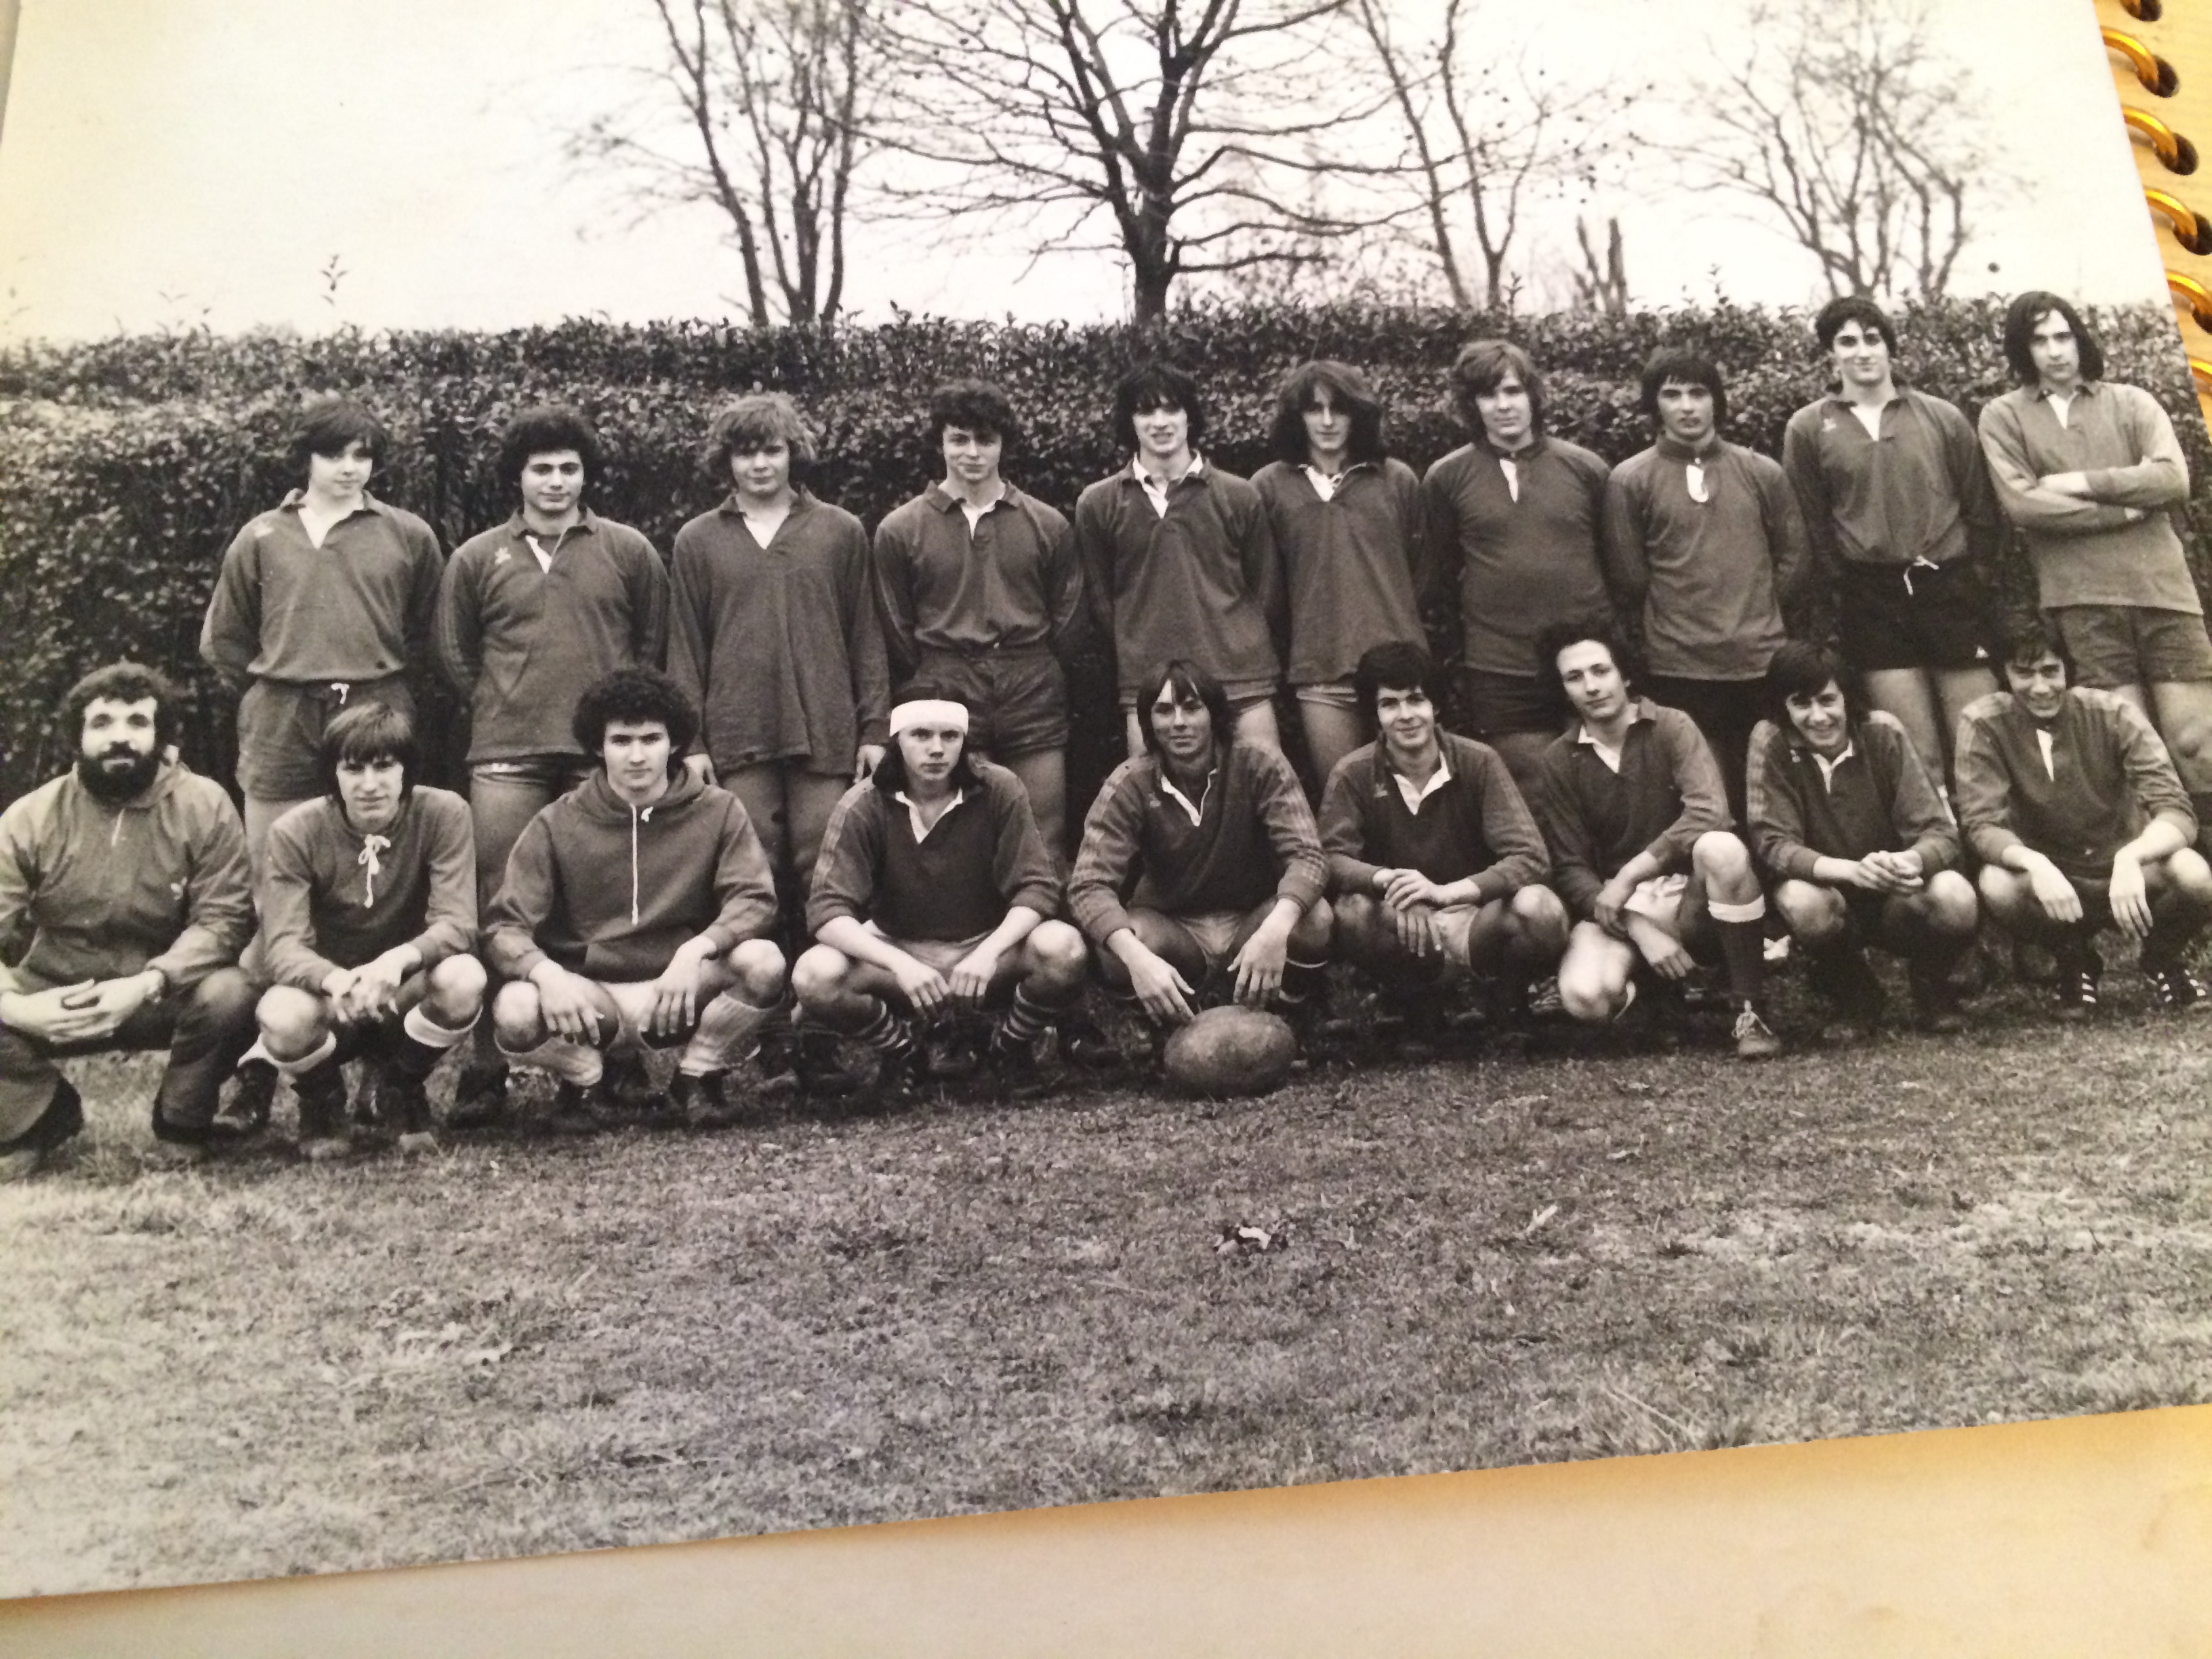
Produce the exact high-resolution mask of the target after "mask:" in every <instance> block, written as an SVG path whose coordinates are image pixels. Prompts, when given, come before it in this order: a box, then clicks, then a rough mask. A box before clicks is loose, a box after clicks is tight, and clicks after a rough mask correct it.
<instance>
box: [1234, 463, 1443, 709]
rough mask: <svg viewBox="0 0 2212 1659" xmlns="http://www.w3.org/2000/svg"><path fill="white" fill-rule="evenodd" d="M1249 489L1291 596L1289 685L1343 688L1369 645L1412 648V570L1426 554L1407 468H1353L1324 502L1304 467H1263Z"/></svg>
mask: <svg viewBox="0 0 2212 1659" xmlns="http://www.w3.org/2000/svg"><path fill="white" fill-rule="evenodd" d="M1252 487H1253V489H1256V490H1258V491H1259V492H1260V499H1261V501H1263V502H1265V503H1266V505H1267V522H1268V525H1269V526H1270V527H1271V528H1272V530H1273V534H1274V538H1275V548H1276V550H1277V551H1278V552H1279V553H1280V554H1281V556H1282V561H1283V574H1284V579H1285V583H1286V584H1287V586H1288V590H1289V593H1290V631H1291V660H1290V669H1289V678H1290V682H1291V684H1292V685H1320V684H1329V683H1331V682H1338V681H1346V680H1349V679H1351V678H1352V670H1353V669H1355V668H1357V667H1358V665H1359V659H1360V656H1361V655H1362V653H1364V652H1365V651H1367V650H1368V648H1369V647H1372V646H1376V645H1381V644H1383V643H1384V642H1386V641H1390V640H1412V641H1419V639H1420V638H1421V612H1420V607H1419V605H1418V604H1417V603H1416V602H1415V599H1414V596H1413V572H1414V571H1415V570H1417V569H1419V568H1422V566H1423V565H1424V564H1425V555H1424V553H1423V552H1422V550H1421V533H1422V532H1421V487H1420V483H1419V480H1418V479H1416V478H1415V477H1414V476H1413V468H1411V467H1409V466H1407V465H1406V464H1405V463H1404V462H1403V461H1400V460H1389V459H1386V460H1383V461H1381V462H1379V463H1378V462H1372V461H1361V462H1356V463H1354V464H1353V465H1351V466H1348V467H1346V469H1345V470H1344V471H1343V472H1342V473H1341V474H1340V476H1339V477H1338V479H1337V483H1336V488H1335V490H1334V493H1333V494H1332V495H1330V496H1329V497H1328V500H1327V501H1323V500H1322V497H1321V494H1320V492H1319V491H1318V490H1316V489H1315V488H1314V484H1313V481H1312V480H1311V479H1310V478H1309V477H1307V476H1306V472H1305V469H1304V467H1297V466H1291V465H1286V464H1285V463H1284V462H1282V461H1270V462H1268V463H1267V465H1265V466H1263V467H1261V469H1260V470H1259V471H1257V472H1255V473H1254V474H1253V475H1252Z"/></svg>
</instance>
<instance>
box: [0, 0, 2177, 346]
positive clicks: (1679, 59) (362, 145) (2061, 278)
mask: <svg viewBox="0 0 2212 1659" xmlns="http://www.w3.org/2000/svg"><path fill="white" fill-rule="evenodd" d="M1407 3H1408V4H1410V3H1412V0H1407ZM1746 3H1747V0H1697V3H1689V0H1552V3H1549V4H1530V3H1528V0H1492V14H1491V15H1492V18H1493V19H1494V20H1495V21H1496V22H1497V23H1498V25H1500V26H1507V25H1510V20H1512V19H1515V18H1516V17H1517V18H1520V19H1523V20H1525V19H1528V18H1529V17H1531V16H1532V15H1534V16H1541V17H1542V18H1545V19H1547V20H1548V24H1549V31H1550V34H1549V38H1550V39H1551V40H1552V41H1553V51H1554V52H1556V53H1558V54H1559V63H1561V64H1563V65H1565V64H1573V65H1575V66H1576V67H1577V68H1578V69H1579V70H1581V71H1582V72H1586V73H1599V74H1607V73H1610V74H1615V75H1620V76H1638V77H1639V78H1640V77H1643V76H1656V77H1657V78H1659V79H1662V80H1668V79H1679V78H1680V77H1681V76H1683V75H1685V74H1686V72H1688V70H1690V69H1691V68H1692V67H1693V66H1694V64H1695V63H1696V62H1697V61H1698V58H1699V54H1700V53H1701V52H1704V51H1705V50H1706V46H1705V42H1706V41H1707V40H1726V39H1727V38H1728V35H1729V28H1730V27H1731V25H1732V24H1733V23H1734V22H1735V21H1737V20H1738V19H1739V18H1740V15H1741V11H1742V9H1743V8H1744V5H1745V4H1746ZM1937 12H1938V17H1939V27H1940V32H1941V33H1942V38H1943V40H1944V41H1945V43H1946V44H1947V45H1948V46H1952V47H1954V48H1955V49H1957V50H1959V51H1960V52H1962V53H1964V54H1966V55H1968V56H1971V57H1972V58H1974V59H1975V60H1976V61H1977V63H1978V64H1979V73H1980V74H1981V76H1982V77H1983V82H1984V88H1985V89H1986V92H1987V94H1988V105H1989V107H1990V109H1991V110H1992V111H1993V112H1995V114H1996V118H1997V120H1998V123H1999V125H1998V129H1997V132H1996V137H1997V138H1998V141H1999V143H1998V147H1999V148H2001V149H2003V150H2004V151H2005V152H2007V154H2008V157H2009V162H2010V165H2011V167H2012V168H2013V169H2014V170H2015V173H2018V174H2020V175H2021V177H2023V178H2025V179H2029V180H2032V181H2033V189H2032V192H2031V194H2030V195H2029V196H2028V197H2026V198H2024V199H2022V200H2021V202H2020V203H2019V204H2017V205H2016V206H2015V208H2014V209H2013V210H2010V211H2008V213H2006V214H2005V215H2003V216H2002V222H2001V224H2000V226H1999V227H1998V228H1996V229H1995V230H1994V231H1993V233H1992V234H1990V236H1988V237H1987V238H1986V239H1985V240H1983V241H1981V242H1979V243H1978V244H1977V245H1975V246H1973V247H1972V249H1971V250H1970V253H1969V256H1968V259H1967V261H1966V263H1965V264H1963V265H1962V269H1961V271H1960V276H1959V279H1958V281H1957V283H1955V284H1954V285H1955V286H1956V287H1958V288H1959V289H1964V290H1968V291H1972V290H1974V289H1998V290H2010V289H2016V288H2023V287H2050V288H2057V289H2064V290H2067V291H2069V292H2072V293H2075V294H2078V295H2082V296H2083V297H2086V298H2090V299H2106V300H2109V299H2119V298H2136V297H2144V298H2149V297H2156V296H2159V295H2163V293H2164V287H2163V283H2162V281H2161V278H2160V268H2159V258H2158V252H2157V246H2156V243H2155V240H2154V236H2153V234H2152V231H2151V229H2150V227H2149V225H2148V221H2147V219H2146V217H2145V216H2144V213H2143V210H2142V196H2141V193H2140V189H2139V186H2138V184H2137V181H2136V174H2135V172H2134V169H2133V167H2132V165H2131V163H2130V159H2129V155H2128V147H2127V142H2126V139H2125V137H2124V133H2123V131H2122V129H2121V126H2120V124H2119V119H2118V110H2117V100H2116V98H2115V94H2114V91H2113V87H2112V74H2111V71H2110V70H2109V68H2108V66H2107V64H2106V57H2105V54H2104V52H2103V50H2102V48H2101V46H2100V44H2099V41H2098V39H2097V33H2096V18H2095V15H2094V12H2093V9H2092V6H2091V4H2090V0H1941V3H1940V4H1939V5H1938V7H1937ZM654 27H655V26H654V25H653V22H652V21H651V16H650V10H649V8H648V7H647V4H646V0H371V3H362V0H343V3H342V0H23V4H22V17H21V36H20V39H19V41H18V44H17V50H16V61H15V75H14V83H13V87H12V89H11V92H10V94H9V100H8V106H7V115H6V128H5V131H4V133H0V329H4V331H5V332H6V333H8V334H10V335H14V336H18V337H20V336H25V335H49V336H70V337H76V336H87V335H99V334H103V333H106V332H109V331H113V330H116V329H118V328H123V329H131V330H137V329H145V328H152V327H160V326H165V325H166V326H179V325H195V324H198V323H200V322H202V321H204V322H205V323H207V324H208V325H210V326H212V327H214V328H216V329H217V330H218V331H232V330H237V329H242V328H245V327H248V326H251V325H256V324H266V323H283V324H290V325H295V326H297V327H300V328H302V329H307V330H310V331H314V330H319V329H323V328H327V327H329V326H331V325H333V324H337V323H349V324H354V325H360V326H362V327H366V328H383V327H404V326H440V325H461V326H467V327H495V326H504V325H520V324H526V323H530V322H536V321H545V320H550V319H556V318H559V317H562V316H564V315H571V314H601V315H605V316H608V317H611V318H616V319H624V320H642V319H651V318H657V317H721V316H727V315H731V314H733V313H734V312H735V311H736V309H737V307H735V306H734V305H733V304H732V300H731V298H730V296H731V295H733V294H736V293H737V292H738V290H739V288H740V280H739V277H738V270H737V266H736V261H735V258H734V256H733V255H732V254H731V253H729V252H726V250H725V249H724V247H723V246H721V244H720V242H719V241H718V240H717V230H718V227H717V225H716V222H715V221H714V219H713V218H712V217H710V216H708V215H707V214H706V213H705V212H703V211H699V210H695V211H692V212H688V213H676V214H663V215H655V216H646V217H643V218H640V217H639V216H638V214H637V212H636V210H635V204H634V203H632V202H631V201H629V200H628V199H626V198H625V197H624V195H623V191H621V190H620V189H619V188H617V187H616V186H614V185H611V184H610V182H609V181H607V180H606V179H605V178H603V177H598V176H593V175H590V174H579V173H575V172H574V171H572V170H570V168H569V167H568V164H566V163H564V162H563V161H562V158H561V155H560V154H559V144H560V137H561V135H562V131H564V130H565V129H566V128H568V127H569V126H571V125H574V123H576V122H578V121H580V119H581V118H583V117H584V116H585V115H586V114H588V113H590V112H592V111H593V110H595V109H598V108H601V107H604V106H605V105H606V104H607V102H608V101H609V100H615V99H619V98H622V97H624V96H627V95H629V83H628V82H625V81H624V80H623V77H622V75H621V73H620V66H621V65H623V64H634V63H639V62H644V61H648V60H649V58H650V55H651V52H652V47H653V38H654ZM1659 119H1661V118H1659V117H1657V116H1654V117H1652V118H1651V121H1657V120H1659ZM1638 120H1639V123H1640V124H1642V125H1644V126H1645V127H1646V128H1647V130H1648V129H1649V128H1650V125H1651V122H1650V121H1645V120H1644V118H1643V117H1642V114H1641V112H1639V114H1638ZM1666 176H1667V171H1666V169H1665V168H1664V167H1658V166H1647V165H1644V164H1642V163H1639V162H1638V161H1636V160H1635V158H1634V157H1632V156H1630V157H1627V158H1626V159H1625V164H1624V167H1623V168H1622V176H1621V178H1620V179H1619V180H1618V181H1617V182H1616V183H1615V184H1614V185H1613V186H1612V187H1611V188H1610V189H1609V190H1608V191H1607V192H1606V194H1605V195H1604V196H1603V197H1601V199H1599V200H1598V201H1597V202H1595V204H1590V208H1589V209H1586V210H1595V212H1596V213H1598V214H1600V215H1601V214H1604V213H1613V214H1617V215H1618V216H1620V219H1621V221H1622V223H1623V228H1624V232H1625V240H1626V252H1627V266H1628V272H1629V277H1630V283H1631V287H1632V291H1633V294H1634V297H1635V298H1636V300H1637V301H1638V302H1640V303H1646V304H1663V303H1667V302H1669V301H1676V300H1680V299H1684V298H1690V299H1698V300H1709V299H1711V298H1712V297H1713V295H1714V294H1715V291H1716V289H1717V288H1719V289H1724V290H1725V291H1726V292H1727V293H1728V295H1729V296H1730V297H1733V298H1737V299H1744V300H1763V301H1791V302H1797V301H1807V300H1810V299H1815V298H1819V297H1822V296H1823V293H1824V291H1823V290H1820V289H1819V287H1818V282H1817V276H1816V274H1815V273H1814V270H1812V268H1811V267H1810V265H1809V264H1808V262H1807V261H1806V260H1805V259H1804V258H1803V256H1802V255H1801V254H1797V253H1796V252H1793V251H1792V250H1791V249H1790V247H1789V246H1788V245H1787V244H1785V243H1780V242H1778V241H1776V240H1774V239H1773V238H1772V237H1771V235H1770V234H1768V233H1766V232H1765V231H1762V230H1760V229H1759V228H1755V227H1753V226H1751V225H1748V224H1746V223H1744V222H1741V221H1740V220H1738V219H1736V218H1734V217H1731V216H1729V213H1728V212H1727V210H1725V208H1724V207H1723V204H1722V203H1720V202H1719V201H1717V200H1716V199H1715V198H1712V197H1699V196H1684V195H1681V194H1680V193H1676V192H1671V191H1668V189H1667V188H1666ZM1570 236H1571V215H1569V214H1568V213H1567V212H1566V211H1565V210H1559V211H1558V212H1555V213H1553V215H1552V216H1550V218H1549V219H1548V221H1547V222H1542V223H1539V224H1538V225H1536V226H1534V228H1532V229H1531V231H1530V233H1529V243H1528V246H1529V248H1530V252H1532V254H1534V255H1537V256H1539V258H1542V257H1544V256H1553V257H1557V256H1561V255H1564V254H1565V253H1567V252H1569V251H1570V250H1571V240H1569V238H1570ZM854 245H855V253H854V271H853V273H852V276H851V278H850V282H849V305H850V307H851V308H856V309H857V310H858V311H859V312H860V314H862V315H863V316H872V317H876V318H882V317H884V316H885V315H886V314H887V311H888V307H889V305H890V302H892V301H896V302H897V303H898V304H900V305H902V306H903V307H906V308H907V309H908V310H911V311H920V312H933V313H946V314H951V315H957V316H969V317H975V316H981V317H994V316H1001V315H1005V314H1007V313H1012V314H1014V315H1017V316H1020V317H1024V318H1048V317H1054V316H1065V317H1071V318H1078V319H1091V318H1098V317H1109V316H1114V315H1118V314H1120V313H1121V309H1122V307H1123V302H1124V295H1123V288H1122V281H1121V275H1120V273H1119V272H1118V271H1117V270H1115V268H1114V267H1113V265H1112V264H1111V262H1109V261H1107V260H1104V259H1102V258H1096V257H1091V258H1072V257H1062V258H1047V259H1045V260H1044V261H1042V262H1041V263H1038V264H1034V265H1031V264H1030V262H1029V260H1028V259H1027V258H1026V257H1025V256H1024V254H1023V253H1021V252H1018V250H1015V249H1012V248H1010V249H1008V250H1007V251H1006V252H1003V253H995V254H994V253H991V252H981V251H977V250H975V249H973V248H963V249H962V250H961V251H959V252H957V253H948V252H945V251H943V250H941V249H940V248H939V247H937V246H933V243H932V240H931V239H930V238H929V237H927V235H926V234H923V233H921V232H919V231H915V230H911V229H909V230H906V231H903V232H899V233H890V232H884V231H879V230H877V229H874V228H861V229H860V230H858V231H856V232H855V233H854ZM334 257H335V258H337V261H338V262H339V266H340V269H341V273H342V274H341V275H340V276H339V277H338V279H337V285H336V289H335V293H334V294H333V293H331V291H330V288H329V284H328V283H326V281H325V277H324V276H323V275H322V274H321V273H322V272H323V270H324V269H325V266H326V265H327V264H328V263H329V262H330V261H331V259H332V258H334ZM1992 264H1994V265H1995V266H1996V269H1995V270H1994V271H1992V270H1990V266H1991V265H1992Z"/></svg>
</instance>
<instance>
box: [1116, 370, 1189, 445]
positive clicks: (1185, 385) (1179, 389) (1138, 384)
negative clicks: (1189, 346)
mask: <svg viewBox="0 0 2212 1659" xmlns="http://www.w3.org/2000/svg"><path fill="white" fill-rule="evenodd" d="M1148 409H1179V410H1182V412H1183V414H1184V416H1186V417H1187V418H1188V421H1189V423H1190V424H1189V428H1188V435H1187V441H1188V443H1189V445H1190V447H1192V448H1193V449H1196V448H1197V447H1198V442H1199V440H1200V439H1201V438H1203V437H1204V436H1206V404H1204V403H1203V402H1202V401H1201V400H1200V398H1199V395H1198V382H1197V381H1196V380H1193V379H1191V377H1190V376H1189V375H1188V374H1186V373H1184V371H1183V370H1182V369H1180V368H1176V366H1175V365H1174V364H1173V363H1170V362H1164V361H1157V362H1149V363H1139V364H1138V365H1137V366H1136V367H1135V368H1133V369H1131V370H1130V371H1129V372H1128V373H1127V374H1124V375H1123V376H1122V377H1121V379H1120V380H1118V381H1116V382H1115V386H1114V438H1115V442H1117V443H1119V444H1120V445H1121V447H1123V448H1125V449H1128V450H1131V451H1134V450H1135V449H1137V448H1138V447H1139V446H1138V443H1137V416H1138V415H1139V413H1140V412H1141V411H1143V410H1148Z"/></svg>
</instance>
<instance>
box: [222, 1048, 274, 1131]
mask: <svg viewBox="0 0 2212 1659" xmlns="http://www.w3.org/2000/svg"><path fill="white" fill-rule="evenodd" d="M232 1075H233V1077H234V1079H235V1081H234V1084H233V1085H232V1088H231V1091H230V1099H229V1100H228V1102H227V1103H225V1104H224V1106H223V1109H222V1110H221V1111H219V1112H217V1113H216V1117H215V1121H216V1126H217V1127H218V1128H220V1129H221V1131H222V1133H223V1134H224V1135H225V1136H227V1137H228V1138H230V1139H237V1140H247V1139H252V1137H253V1136H255V1135H258V1134H259V1133H261V1132H262V1131H263V1130H264V1129H266V1128H267V1127H269V1109H270V1107H272V1106H273V1105H275V1104H276V1084H277V1072H276V1067H275V1066H272V1065H270V1063H269V1062H268V1061H267V1060H247V1061H246V1063H245V1064H244V1065H242V1066H240V1067H239V1068H238V1070H237V1071H236V1072H235V1073H233V1074H232Z"/></svg>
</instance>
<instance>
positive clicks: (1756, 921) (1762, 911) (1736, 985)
mask: <svg viewBox="0 0 2212 1659" xmlns="http://www.w3.org/2000/svg"><path fill="white" fill-rule="evenodd" d="M1706 909H1707V911H1708V912H1709V913H1710V914H1711V916H1712V919H1713V929H1714V931H1715V932H1716V933H1718V934H1719V935H1720V936H1721V957H1722V960H1723V962H1725V963H1727V965H1728V981H1729V995H1731V996H1732V997H1733V998H1735V1000H1736V1001H1738V1002H1756V1001H1758V1000H1759V998H1760V996H1761V995H1762V994H1765V990H1766V930H1765V918H1766V901H1765V898H1763V897H1761V898H1754V899H1751V900H1749V901H1747V902H1745V903H1742V904H1728V903H1723V902H1721V901H1719V900H1714V901H1712V902H1711V903H1709V904H1708V905H1707V906H1706Z"/></svg>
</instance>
